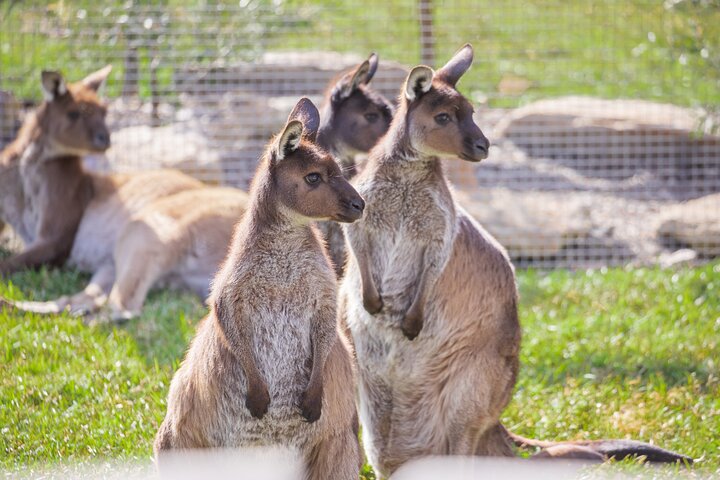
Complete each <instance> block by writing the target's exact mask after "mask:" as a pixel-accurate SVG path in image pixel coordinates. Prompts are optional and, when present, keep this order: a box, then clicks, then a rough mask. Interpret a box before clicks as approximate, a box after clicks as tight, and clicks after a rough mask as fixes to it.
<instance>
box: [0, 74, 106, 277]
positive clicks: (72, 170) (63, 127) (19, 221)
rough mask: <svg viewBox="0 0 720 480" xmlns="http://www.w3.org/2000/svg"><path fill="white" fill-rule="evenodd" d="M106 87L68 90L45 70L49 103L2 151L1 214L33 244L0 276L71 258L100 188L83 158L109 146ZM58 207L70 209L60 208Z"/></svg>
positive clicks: (82, 85)
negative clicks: (88, 208) (100, 95)
mask: <svg viewBox="0 0 720 480" xmlns="http://www.w3.org/2000/svg"><path fill="white" fill-rule="evenodd" d="M100 72H101V75H102V74H103V73H104V74H105V75H106V74H107V73H109V69H107V68H106V69H104V70H101V71H100ZM100 83H101V82H98V81H97V76H96V74H93V75H90V76H88V77H87V78H85V79H84V80H83V81H82V82H78V83H76V84H69V85H66V84H65V83H64V81H63V80H62V77H60V75H59V74H57V73H55V72H43V86H44V88H45V95H46V97H47V98H48V100H47V101H45V102H43V103H42V104H41V105H40V107H39V108H38V109H37V111H36V112H35V113H34V114H31V115H30V116H29V117H28V119H27V120H26V121H25V123H24V125H23V127H22V128H21V129H20V132H19V134H18V137H17V139H16V140H15V141H14V142H12V143H11V144H10V145H8V146H7V147H6V148H5V149H4V150H3V152H2V153H1V154H0V217H1V218H2V219H3V220H4V221H5V222H7V223H8V224H10V226H12V227H13V229H14V230H15V231H16V232H17V234H18V235H19V236H20V237H21V238H22V240H23V241H24V242H25V245H26V247H25V248H24V250H23V251H22V252H21V253H19V254H17V255H14V256H12V257H10V258H9V259H7V260H4V261H2V262H0V276H1V275H7V274H10V273H13V272H16V271H18V270H22V269H25V268H35V267H39V266H41V265H60V264H62V263H63V262H64V261H65V260H66V259H67V257H68V255H69V254H70V249H71V247H72V243H73V239H74V237H75V232H76V231H77V228H78V226H79V224H80V220H81V218H82V214H83V211H84V209H85V207H86V206H87V205H88V203H89V202H90V200H91V198H92V195H93V188H94V187H93V180H92V176H91V175H90V174H88V173H86V172H85V171H84V170H83V167H82V155H85V154H87V153H91V152H102V151H104V150H106V149H107V148H108V146H109V133H108V130H107V126H106V125H105V113H106V110H105V106H104V105H103V104H102V103H101V102H100V100H99V99H98V97H97V94H96V91H97V89H98V88H99V86H100ZM58 205H63V206H64V208H63V209H62V210H60V211H58V210H57V206H58Z"/></svg>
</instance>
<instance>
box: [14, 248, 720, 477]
mask: <svg viewBox="0 0 720 480" xmlns="http://www.w3.org/2000/svg"><path fill="white" fill-rule="evenodd" d="M518 278H519V285H520V290H521V295H522V301H521V319H522V323H523V327H524V340H523V349H522V369H521V375H520V379H519V383H518V387H517V389H516V393H515V396H514V399H513V401H512V402H511V405H510V407H509V408H508V409H507V411H506V412H505V413H504V416H503V421H504V422H505V424H506V425H508V426H509V427H510V428H511V429H513V430H514V431H516V432H517V433H520V434H522V435H525V436H529V437H535V438H544V439H580V438H600V437H606V438H607V437H620V438H636V439H642V440H645V441H652V442H654V443H656V444H659V445H662V446H664V447H667V448H671V449H676V450H678V451H681V452H683V453H686V454H689V455H691V456H693V457H695V458H702V459H703V461H702V462H701V463H700V464H699V466H698V467H697V468H698V469H699V471H700V472H701V473H702V472H711V471H715V472H720V438H719V437H718V435H717V432H719V431H720V368H719V366H718V361H719V360H720V346H719V345H718V342H720V262H716V263H712V264H709V265H705V266H701V267H696V268H682V269H678V270H660V269H651V268H642V269H627V270H625V269H610V270H608V271H592V272H575V273H571V272H566V271H555V272H551V273H538V272H533V271H521V272H519V274H518ZM84 280H85V277H84V276H82V275H78V274H76V273H74V272H69V271H58V270H52V271H40V272H36V273H22V274H17V275H15V276H13V277H12V278H11V280H10V282H5V283H2V284H0V295H4V296H7V297H11V298H27V297H34V298H50V297H53V296H57V295H60V294H67V293H70V292H73V291H75V290H77V289H78V288H80V287H81V286H82V285H83V281H84ZM203 314H204V308H203V306H202V305H201V303H200V302H199V301H198V300H196V299H194V298H193V297H190V296H187V295H179V294H177V293H169V292H155V293H154V294H152V295H151V297H150V299H149V301H148V305H147V308H146V310H145V313H144V314H143V317H142V318H140V319H137V320H134V321H132V322H130V323H128V324H125V325H121V326H117V327H96V328H89V327H86V326H83V324H82V323H81V322H80V321H78V320H76V319H72V318H69V317H67V316H65V315H60V316H52V317H39V316H36V315H29V314H28V315H17V314H12V313H9V312H0V355H2V358H1V359H0V362H1V363H2V372H3V374H2V376H1V377H0V429H1V435H0V451H1V452H2V454H1V456H0V469H2V468H5V469H9V470H11V471H17V470H27V469H34V468H41V467H42V466H43V465H47V464H53V463H59V462H61V463H63V464H67V463H74V462H78V463H81V464H82V463H87V462H91V461H94V460H96V459H97V458H99V457H100V458H107V459H113V460H123V461H128V460H132V461H140V462H147V461H149V458H150V456H151V443H152V438H153V436H154V433H155V430H156V428H157V426H158V423H159V422H160V421H161V419H162V417H163V415H164V413H165V396H166V394H167V388H168V384H169V381H170V379H171V377H172V374H173V371H174V370H175V368H176V367H177V364H178V361H179V360H180V359H181V357H182V355H183V352H184V350H185V348H186V345H187V342H188V340H189V339H190V338H191V337H192V335H193V331H194V325H195V324H196V322H197V321H198V320H199V319H200V318H201V317H202V315H203ZM365 472H366V474H367V472H369V470H368V468H367V467H366V469H365ZM367 478H372V477H371V475H369V474H367Z"/></svg>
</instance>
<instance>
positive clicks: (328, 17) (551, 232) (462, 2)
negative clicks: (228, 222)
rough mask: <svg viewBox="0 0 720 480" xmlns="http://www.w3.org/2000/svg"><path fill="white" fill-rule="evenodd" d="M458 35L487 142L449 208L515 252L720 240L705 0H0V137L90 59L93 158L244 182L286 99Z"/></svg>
mask: <svg viewBox="0 0 720 480" xmlns="http://www.w3.org/2000/svg"><path fill="white" fill-rule="evenodd" d="M465 42H471V43H473V45H474V47H475V52H476V55H475V57H476V60H475V64H474V67H473V69H472V70H471V71H470V72H469V73H468V74H467V75H466V76H465V77H464V78H463V79H462V81H461V82H460V85H459V87H460V90H461V91H462V92H463V93H464V94H466V95H467V96H468V97H469V98H470V99H471V100H472V101H473V103H474V104H475V105H476V111H477V115H476V116H477V121H478V123H479V124H480V126H481V127H482V128H483V130H484V131H485V133H486V135H487V136H488V137H489V138H490V139H491V141H492V143H493V147H492V148H491V155H490V158H489V159H488V160H486V161H484V162H482V163H481V164H480V165H469V164H463V163H462V162H461V161H460V160H457V159H448V160H446V162H445V163H446V165H447V168H448V171H449V176H450V178H451V179H452V181H453V182H454V184H455V185H456V187H457V189H458V198H459V199H460V201H461V203H462V204H463V206H464V207H465V208H466V209H467V210H468V211H469V212H470V213H471V214H472V215H473V216H475V217H476V218H477V219H478V220H479V221H480V222H481V223H482V224H483V225H484V226H485V227H486V228H487V229H488V230H489V231H490V232H491V233H493V234H494V235H495V236H496V237H498V239H499V240H500V242H501V243H502V244H504V245H505V246H506V247H507V248H508V250H509V251H510V253H511V255H512V256H513V258H514V260H515V262H516V264H517V265H519V266H537V267H555V266H571V267H589V266H600V265H618V264H628V263H653V262H660V263H663V264H668V263H672V262H674V261H678V260H686V259H691V258H698V259H700V260H702V259H707V258H712V257H715V256H718V255H720V136H719V135H720V132H718V127H717V125H718V124H717V113H718V106H719V105H720V73H719V72H720V3H718V2H717V1H710V0H697V1H683V0H667V1H665V2H657V1H647V0H633V1H609V2H590V1H587V2H586V1H580V2H561V1H559V0H531V1H523V2H520V1H519V0H510V1H508V2H502V3H497V2H486V1H470V0H455V1H446V2H440V1H430V0H424V1H417V0H413V1H408V0H401V1H396V0H391V1H387V0H386V1H376V0H367V1H363V2H359V1H357V0H354V1H353V0H337V1H333V2H319V1H317V2H299V1H290V0H272V1H265V0H263V1H256V0H240V1H239V2H210V1H206V2H191V1H187V0H186V1H181V0H175V1H172V0H168V1H165V2H133V1H114V0H113V1H106V2H90V1H85V0H82V1H74V2H70V1H62V0H59V1H56V2H53V3H46V2H33V1H12V0H10V1H8V0H4V1H3V0H0V146H2V145H4V144H6V143H8V142H9V141H10V140H11V139H12V138H13V137H14V135H15V133H16V131H17V128H18V127H19V125H20V122H21V120H22V117H23V114H24V113H25V112H26V111H27V110H28V109H29V108H31V107H32V106H33V104H34V103H36V102H38V101H40V99H41V93H40V87H39V72H40V71H41V70H42V69H59V70H62V71H63V72H64V73H65V75H66V77H67V78H68V79H69V80H71V81H72V80H77V79H80V78H82V77H83V76H84V75H86V74H87V73H89V72H91V71H94V70H96V69H98V68H100V67H102V66H104V65H105V64H108V63H109V64H112V65H113V67H114V69H113V73H112V74H111V77H110V79H109V81H108V84H107V86H106V89H105V95H106V97H108V99H109V102H110V109H109V123H110V126H111V129H112V132H113V133H112V137H113V138H112V142H113V147H112V149H111V150H110V151H109V152H108V154H107V155H106V156H105V157H91V158H88V159H87V163H88V165H89V166H90V167H91V168H97V169H108V170H120V171H132V170H138V169H148V168H158V167H170V168H180V169H182V170H184V171H186V172H188V173H190V174H192V175H195V176H197V177H198V178H200V179H202V180H204V181H207V182H210V183H218V184H227V185H233V186H236V187H239V188H246V187H247V185H248V183H249V180H250V179H251V177H252V174H253V172H254V169H255V166H256V164H257V159H258V157H259V155H260V152H261V151H262V149H263V147H264V145H265V143H266V142H267V140H268V138H269V137H270V135H272V133H273V132H275V131H276V130H277V129H278V128H279V126H280V125H281V123H282V122H283V120H284V119H285V117H286V115H287V113H288V111H289V110H290V109H291V107H292V105H293V104H294V103H295V101H296V100H297V98H298V97H299V96H309V97H310V98H311V99H312V100H313V101H315V102H317V103H319V102H320V101H321V100H322V93H323V91H324V90H325V88H326V86H327V84H328V82H329V81H330V79H331V78H333V77H334V76H335V75H336V74H337V73H338V72H339V71H341V70H343V69H346V68H349V67H351V66H354V65H356V64H357V63H359V62H360V61H362V60H363V59H364V58H366V57H367V55H368V54H369V53H370V52H377V53H378V54H379V55H380V68H379V71H378V74H377V75H376V77H375V79H374V80H373V83H372V85H373V86H374V87H375V88H376V89H377V90H379V91H380V92H381V93H383V94H384V95H386V96H387V97H389V98H395V97H396V96H397V94H398V92H399V89H400V86H401V84H402V81H403V79H404V77H405V75H406V73H407V69H408V68H409V67H412V66H413V65H415V64H418V63H421V62H425V63H429V64H431V65H433V66H436V67H437V66H440V65H441V64H442V63H443V62H444V61H445V60H446V59H448V58H449V57H450V55H451V54H452V53H453V52H454V51H455V50H456V49H457V48H458V47H460V46H461V45H462V44H463V43H465Z"/></svg>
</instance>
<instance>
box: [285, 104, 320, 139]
mask: <svg viewBox="0 0 720 480" xmlns="http://www.w3.org/2000/svg"><path fill="white" fill-rule="evenodd" d="M292 120H297V121H299V122H300V123H302V127H303V136H304V137H305V138H307V139H308V140H310V141H311V142H315V137H316V136H317V132H318V128H320V113H319V112H318V109H317V107H316V106H315V105H314V104H313V103H312V102H311V101H310V100H309V99H308V98H305V97H303V98H301V99H300V101H298V103H297V104H296V105H295V108H293V109H292V112H290V115H289V116H288V123H289V122H291V121H292Z"/></svg>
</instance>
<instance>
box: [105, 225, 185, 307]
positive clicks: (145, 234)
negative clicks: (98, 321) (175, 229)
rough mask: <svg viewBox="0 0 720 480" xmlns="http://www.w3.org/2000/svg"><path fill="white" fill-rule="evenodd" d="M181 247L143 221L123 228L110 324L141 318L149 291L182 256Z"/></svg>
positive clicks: (117, 246)
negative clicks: (111, 321)
mask: <svg viewBox="0 0 720 480" xmlns="http://www.w3.org/2000/svg"><path fill="white" fill-rule="evenodd" d="M170 228H172V227H170ZM165 234H167V232H165ZM180 243H181V242H180V239H178V238H174V237H171V238H167V237H165V238H162V237H161V236H160V234H159V233H158V232H157V231H156V229H154V228H153V227H152V226H151V225H149V224H147V223H145V222H144V221H140V220H136V221H133V222H131V223H130V224H129V225H128V226H127V227H126V228H125V230H124V231H123V234H122V235H121V238H120V239H119V241H118V242H117V244H116V246H115V255H114V257H115V268H116V270H117V279H116V281H115V285H114V286H113V288H112V291H111V292H110V299H109V304H110V309H111V319H112V320H113V321H118V320H128V319H130V318H133V317H135V316H137V315H139V314H140V312H141V310H142V306H143V304H144V303H145V298H146V297H147V294H148V292H149V291H150V289H151V288H152V287H153V285H155V284H156V283H157V282H158V280H160V279H161V278H163V277H164V276H165V275H166V274H167V273H168V272H169V271H170V270H171V269H172V267H173V266H174V265H175V264H176V263H177V261H178V258H179V257H180V256H181V255H182V252H180V251H179V250H180V249H179V245H180Z"/></svg>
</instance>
